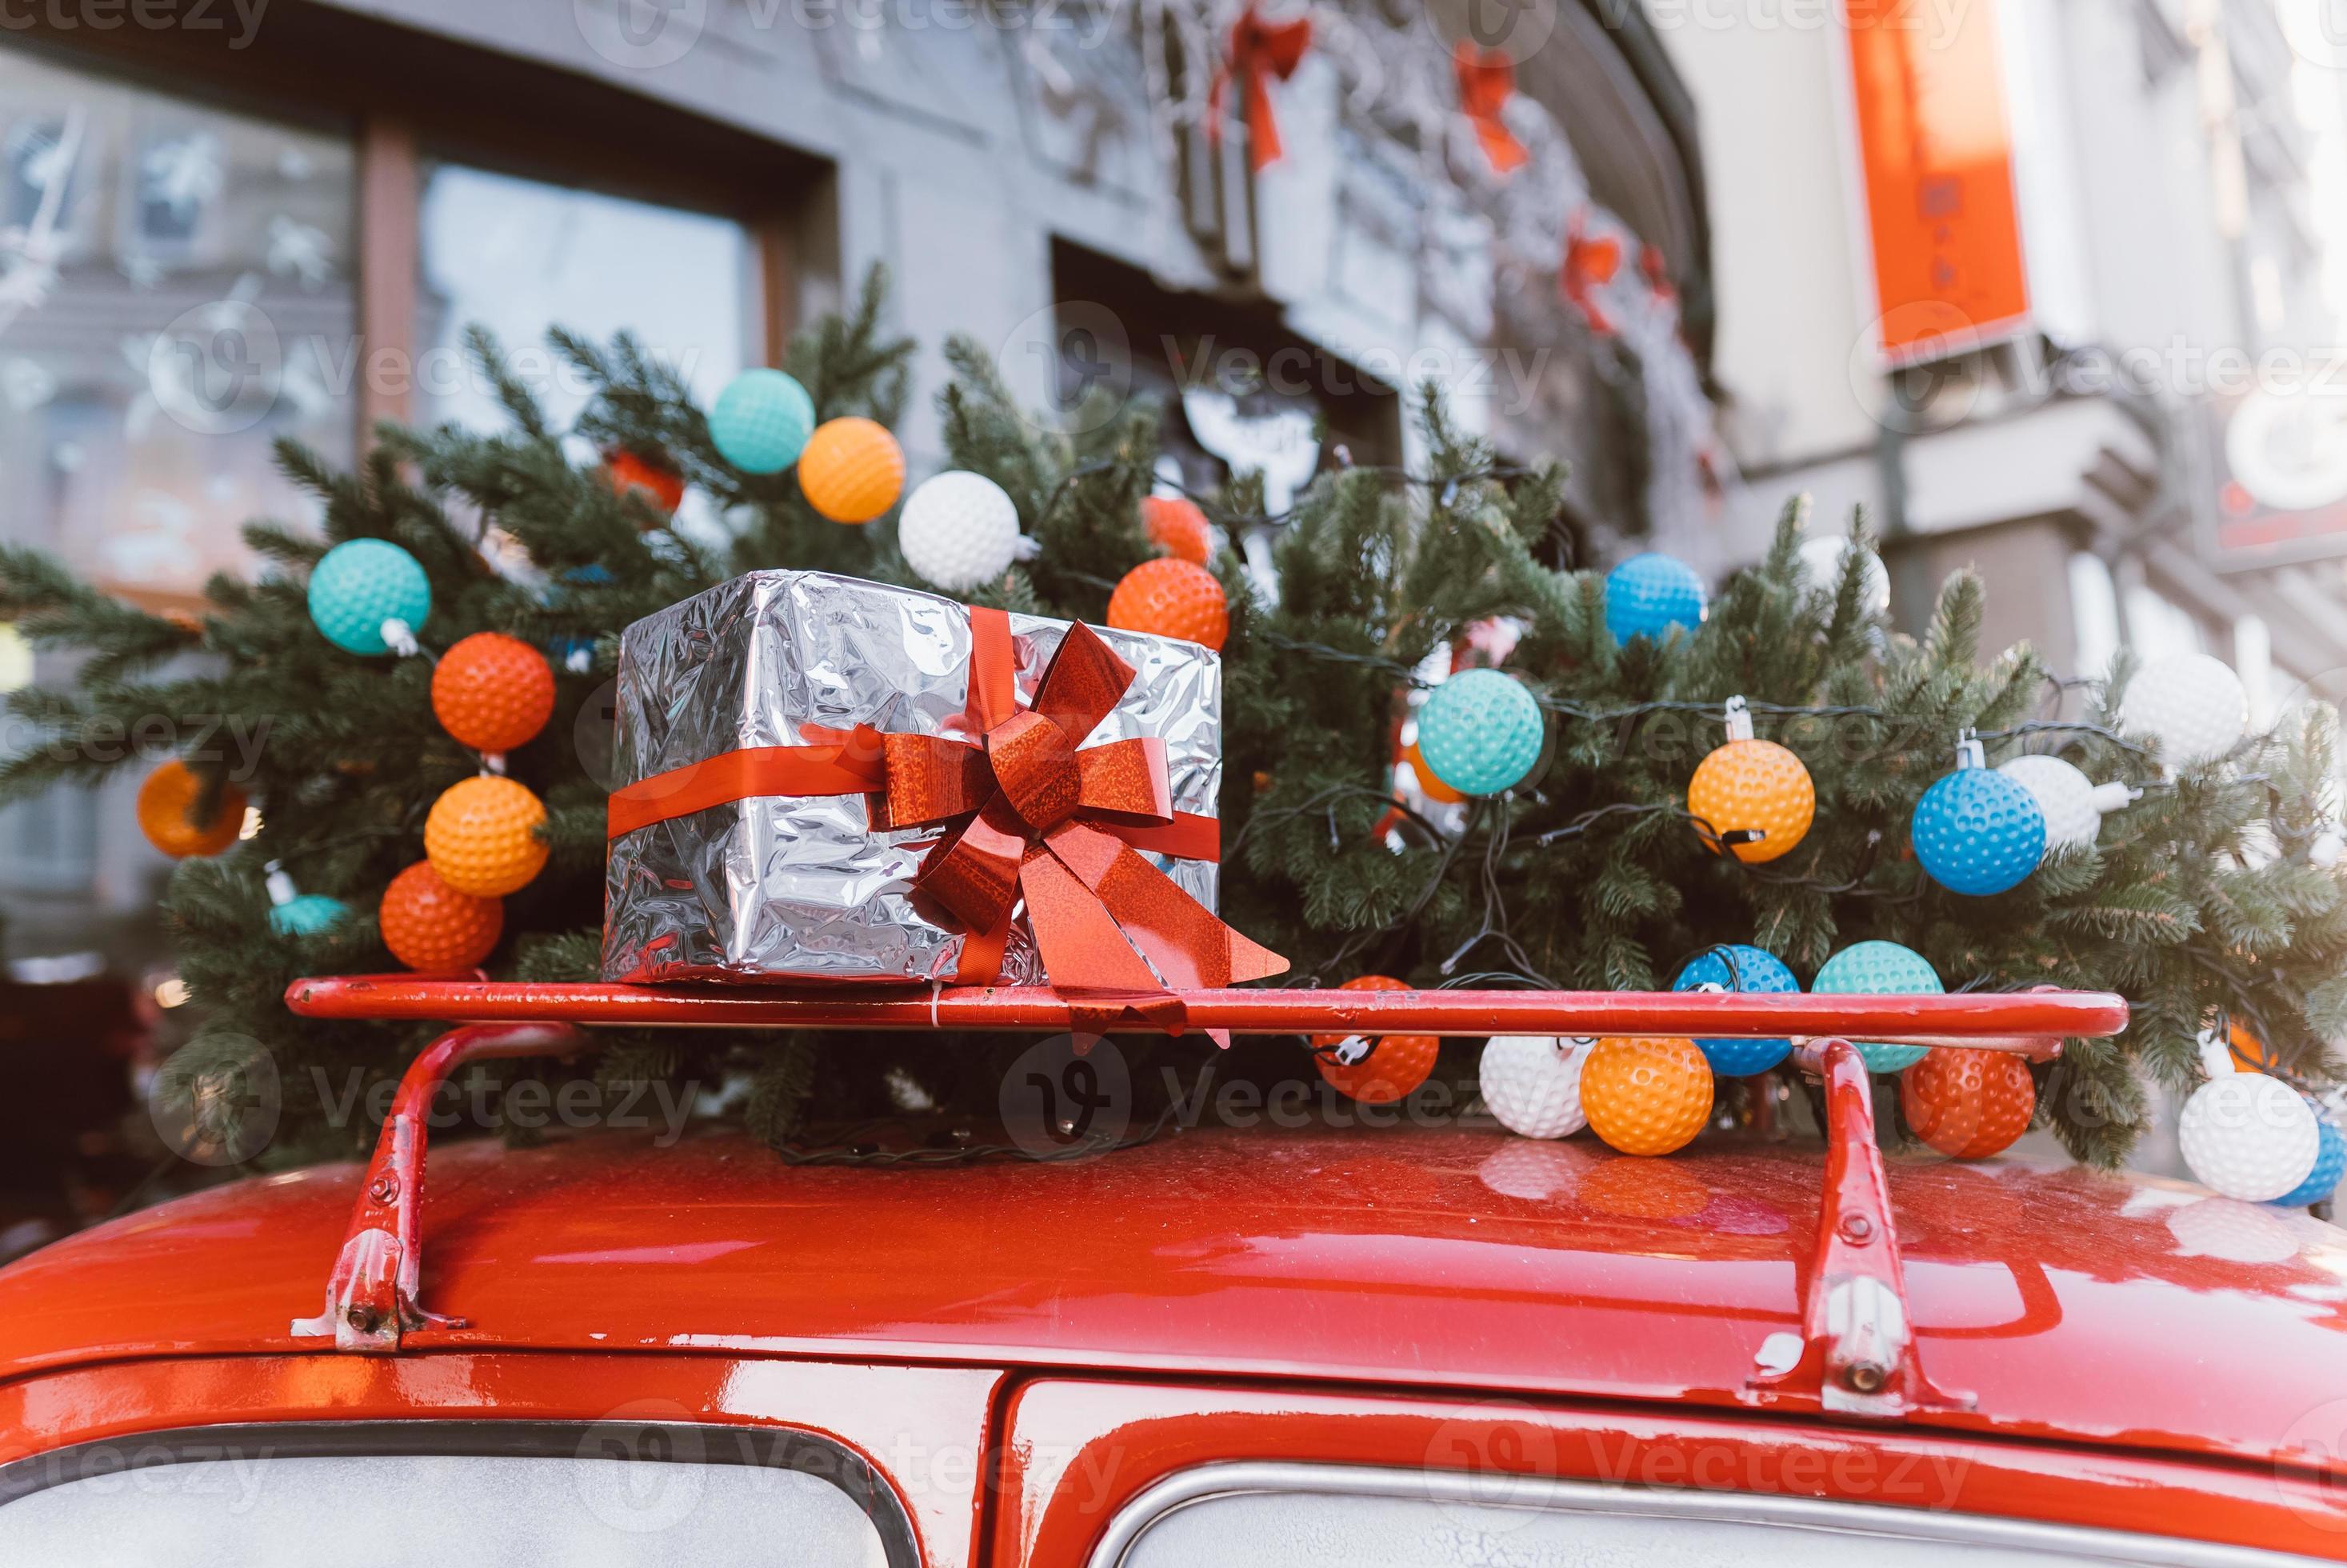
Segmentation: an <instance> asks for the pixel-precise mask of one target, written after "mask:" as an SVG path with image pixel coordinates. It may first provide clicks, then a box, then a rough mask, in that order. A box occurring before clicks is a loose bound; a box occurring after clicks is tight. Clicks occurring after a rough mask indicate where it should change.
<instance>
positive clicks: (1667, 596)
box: [1605, 550, 1703, 647]
mask: <svg viewBox="0 0 2347 1568" xmlns="http://www.w3.org/2000/svg"><path fill="white" fill-rule="evenodd" d="M1702 624H1703V579H1701V578H1700V577H1697V576H1696V570H1695V568H1693V567H1691V566H1689V565H1687V563H1686V562H1685V561H1683V560H1680V559H1676V557H1672V556H1666V555H1658V554H1656V553H1655V552H1654V551H1652V550H1649V551H1647V552H1646V553H1645V555H1635V556H1632V557H1631V558H1630V559H1628V560H1625V561H1624V562H1623V563H1622V564H1621V565H1620V566H1617V567H1615V568H1614V569H1613V570H1612V571H1609V572H1607V573H1606V574H1605V630H1608V631H1610V632H1612V633H1613V634H1614V641H1616V642H1619V643H1621V644H1623V645H1624V646H1625V647H1626V646H1628V644H1629V641H1630V639H1632V638H1634V637H1651V638H1653V639H1654V640H1655V641H1657V642H1659V641H1662V640H1663V639H1664V638H1665V636H1667V635H1668V634H1669V632H1670V630H1671V628H1672V627H1674V626H1682V627H1685V628H1686V630H1689V631H1693V630H1695V629H1696V627H1697V626H1700V625H1702Z"/></svg>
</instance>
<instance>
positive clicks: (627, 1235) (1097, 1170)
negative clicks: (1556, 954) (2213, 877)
mask: <svg viewBox="0 0 2347 1568" xmlns="http://www.w3.org/2000/svg"><path fill="white" fill-rule="evenodd" d="M1821 1166H1822V1161H1821V1157H1820V1155H1819V1153H1818V1152H1817V1151H1816V1150H1815V1149H1814V1148H1799V1147H1760V1146H1751V1147H1742V1146H1737V1145H1733V1144H1730V1145H1727V1146H1723V1147H1719V1148H1716V1149H1707V1150H1706V1152H1703V1153H1692V1154H1683V1155H1679V1156H1676V1157H1673V1158H1670V1159H1666V1160H1638V1159H1632V1158H1628V1157H1624V1156H1619V1155H1614V1154H1613V1153H1610V1152H1608V1151H1606V1150H1605V1149H1604V1148H1603V1147H1601V1146H1599V1145H1596V1144H1594V1143H1590V1142H1589V1141H1587V1140H1585V1139H1583V1140H1576V1141H1573V1142H1571V1143H1533V1142H1529V1141H1526V1140H1522V1139H1515V1138H1510V1137H1505V1136H1501V1135H1497V1134H1493V1133H1489V1132H1466V1131H1429V1130H1409V1129H1396V1130H1391V1131H1385V1132H1352V1133H1336V1132H1255V1133H1252V1134H1248V1133H1235V1132H1220V1131H1209V1132H1190V1133H1184V1134H1175V1135H1169V1136H1167V1137H1165V1138H1163V1139H1161V1140H1160V1141H1159V1142H1157V1143H1153V1144H1150V1145H1148V1146H1145V1147H1142V1148H1138V1149H1133V1150H1128V1151H1124V1152H1122V1153H1116V1154H1112V1155H1108V1156H1104V1157H1102V1158H1099V1159H1094V1160H1091V1161H1086V1162H1082V1163H1065V1164H1047V1165H1033V1164H989V1165H978V1166H964V1167H959V1168H954V1169H896V1168H870V1167H859V1168H837V1167H831V1168H812V1167H791V1166H787V1165H784V1164H783V1163H780V1162H778V1161H777V1160H775V1159H774V1156H773V1155H771V1154H770V1153H767V1152H766V1151H765V1150H764V1148H762V1147H760V1146H759V1145H757V1144H755V1143H752V1142H750V1141H748V1140H746V1139H744V1138H743V1137H740V1136H737V1135H711V1136H706V1137H696V1138H689V1139H687V1140H686V1141H685V1142H683V1143H681V1144H679V1145H677V1146H675V1147H673V1148H670V1149H659V1148H654V1147H652V1146H651V1144H650V1143H648V1142H645V1141H642V1140H630V1139H624V1138H617V1137H611V1136H598V1137H594V1138H589V1139H580V1140H577V1141H572V1142H565V1143H554V1144H551V1145H548V1146H546V1147H543V1148H539V1149H535V1150H528V1151H508V1150H505V1149H502V1148H499V1147H497V1146H494V1145H490V1144H486V1143H473V1144H470V1145H455V1146H450V1147H447V1148H445V1149H436V1150H435V1151H434V1153H433V1155H432V1159H431V1164H430V1181H429V1186H428V1189H427V1193H426V1196H425V1204H424V1247H425V1257H424V1269H425V1273H424V1302H425V1305H426V1306H427V1307H432V1308H434V1309H436V1310H438V1311H441V1312H448V1313H456V1314H461V1315H463V1316H465V1317H468V1318H470V1319H471V1321H472V1327H467V1328H464V1329H460V1330H454V1331H446V1332H426V1333H421V1334H416V1335H414V1336H412V1337H410V1339H409V1342H408V1343H409V1348H408V1350H407V1351H406V1354H408V1355H411V1356H418V1355H428V1354H430V1352H431V1350H432V1349H434V1348H440V1347H463V1348H492V1347H497V1348H504V1347H513V1348H569V1349H580V1350H596V1349H607V1350H620V1349H628V1348H661V1349H669V1350H677V1349H686V1350H692V1349H712V1350H715V1349H724V1350H733V1351H742V1352H749V1353H779V1354H793V1353H809V1354H816V1355H821V1356H825V1357H829V1358H842V1357H849V1358H853V1357H858V1356H871V1357H875V1358H888V1359H895V1360H903V1359H916V1360H928V1361H955V1362H974V1363H982V1364H987V1365H1029V1366H1051V1367H1072V1368H1114V1369H1119V1370H1127V1369H1149V1370H1153V1371H1161V1372H1174V1373H1184V1374H1193V1375H1209V1376H1243V1377H1249V1378H1307V1379H1313V1380H1318V1381H1327V1380H1344V1381H1348V1382H1357V1383H1372V1384H1382V1385H1389V1386H1416V1387H1426V1386H1437V1387H1443V1388H1449V1389H1462V1390H1465V1389H1471V1390H1477V1391H1487V1392H1505V1393H1513V1394H1524V1395H1573V1396H1594V1397H1604V1398H1609V1399H1638V1400H1664V1401H1682V1402H1688V1403H1695V1404H1701V1405H1708V1406H1727V1407H1731V1408H1732V1407H1735V1406H1736V1405H1737V1402H1738V1394H1739V1391H1740V1390H1741V1389H1743V1387H1744V1384H1745V1380H1746V1378H1747V1376H1748V1375H1749V1373H1750V1372H1751V1370H1752V1368H1753V1357H1754V1353H1755V1352H1756V1351H1757V1350H1758V1348H1759V1345H1760V1342H1761V1340H1762V1339H1763V1338H1764V1337H1766V1336H1768V1334H1770V1333H1772V1332H1776V1331H1779V1330H1784V1329H1790V1328H1794V1327H1797V1326H1798V1318H1799V1301H1800V1296H1799V1289H1800V1277H1799V1276H1800V1273H1801V1271H1802V1270H1804V1269H1806V1267H1807V1266H1808V1259H1809V1253H1810V1249H1811V1246H1812V1245H1813V1241H1814V1237H1815V1227H1816V1218H1817V1214H1818V1210H1819V1181H1820V1172H1821ZM358 1175H359V1170H358V1167H356V1166H354V1165H336V1166H331V1167H324V1168H320V1169H316V1170H311V1171H304V1172H299V1173H292V1174H287V1175H281V1176H274V1177H268V1178H263V1179H258V1180H253V1181H249V1182H244V1183H241V1184H235V1185H232V1186H228V1187H223V1188H220V1189H216V1190H214V1191H210V1192H207V1193H202V1194H197V1195H195V1196H192V1197H189V1198H185V1199H182V1200H180V1201H179V1202H177V1203H173V1204H167V1205H164V1206H162V1207H159V1208H156V1209H152V1210H149V1211H147V1212H145V1213H142V1214H134V1215H131V1216H129V1217H128V1218H126V1219H123V1220H119V1221H117V1222H115V1223H113V1224H110V1225H104V1226H101V1227H99V1228H97V1229H96V1230H92V1231H89V1232H87V1233H84V1234H82V1235H77V1236H75V1237H72V1238H71V1239H69V1240H67V1241H65V1242H61V1243H59V1244H58V1245H55V1246H52V1247H49V1248H47V1249H46V1250H45V1251H43V1252H39V1253H36V1254H35V1255H32V1256H31V1257H29V1258H27V1259H25V1260H24V1261H22V1262H20V1263H18V1264H16V1265H15V1266H13V1267H11V1268H9V1269H6V1270H5V1271H0V1378H19V1377H23V1376H25V1375H26V1374H28V1373H35V1372H38V1371H41V1370H43V1369H46V1368H59V1367H65V1366H68V1365H76V1364H84V1363H89V1362H95V1361H104V1360H112V1359H119V1358H131V1357H145V1356H153V1355H158V1354H203V1355H219V1354H241V1353H261V1352H266V1353H272V1354H283V1353H285V1352H288V1351H300V1350H313V1351H318V1353H321V1354H327V1353H331V1352H327V1351H323V1350H319V1342H318V1341H315V1340H295V1339H293V1338H292V1337H290V1336H289V1334H288V1332H287V1327H288V1323H289V1321H290V1320H291V1319H292V1318H294V1317H307V1316H310V1315H312V1314H314V1313H315V1312H317V1311H318V1310H319V1307H320V1306H321V1304H322V1302H323V1291H324V1285H325V1280H326V1276H327V1271H328V1269H329V1267H330V1266H331V1265H332V1264H333V1258H334V1255H335V1252H336V1250H337V1248H338V1247H339V1246H340V1245H341V1241H342V1235H343V1225H344V1223H345V1221H346V1219H347V1217H348V1214H349V1210H350V1205H351V1202H352V1199H353V1197H354V1185H355V1184H356V1182H357V1180H358ZM1891 1194H1892V1200H1893V1204H1894V1206H1895V1209H1896V1212H1897V1214H1898V1220H1899V1230H1900V1235H1901V1245H1902V1246H1903V1248H1904V1251H1905V1257H1906V1266H1907V1279H1908V1286H1909V1293H1910V1296H1911V1303H1912V1307H1913V1311H1914V1317H1915V1322H1916V1325H1917V1328H1918V1335H1919V1340H1920V1346H1921V1354H1922V1361H1923V1366H1924V1368H1925V1370H1926V1371H1927V1372H1928V1373H1929V1374H1930V1376H1931V1377H1932V1378H1933V1379H1934V1380H1935V1381H1937V1382H1938V1383H1939V1384H1940V1385H1941V1386H1942V1387H1943V1388H1947V1389H1956V1390H1963V1391H1968V1392H1971V1393H1973V1394H1976V1395H1977V1396H1978V1397H1979V1406H1978V1409H1976V1410H1974V1411H1973V1412H1970V1413H1963V1414H1956V1413H1934V1414H1932V1415H1928V1416H1918V1417H1915V1418H1913V1419H1914V1420H1915V1421H1917V1422H1932V1423H1940V1424H1945V1425H1948V1426H1951V1427H1959V1428H1966V1429H1973V1430H1996V1431H2003V1432H2007V1433H2013V1434H2021V1435H2039V1436H2047V1437H2056V1438H2062V1439H2071V1440H2092V1441H2102V1442H2108V1443H2113V1444H2120V1445H2126V1446H2129V1447H2142V1448H2150V1449H2162V1450H2178V1451H2185V1452H2201V1453H2217V1454H2229V1455H2234V1456H2239V1457H2247V1458H2251V1459H2255V1460H2269V1459H2270V1458H2272V1457H2273V1456H2275V1455H2276V1454H2278V1453H2280V1452H2281V1451H2284V1450H2288V1449H2290V1448H2291V1446H2292V1445H2293V1444H2294V1443H2295V1442H2296V1441H2297V1440H2298V1435H2299V1434H2298V1432H2297V1431H2296V1430H2294V1429H2295V1428H2298V1427H2299V1426H2301V1423H2302V1420H2303V1419H2304V1418H2307V1417H2308V1416H2309V1415H2310V1414H2311V1413H2312V1412H2313V1411H2314V1410H2315V1409H2316V1408H2317V1407H2319V1406H2321V1404H2322V1403H2323V1402H2324V1401H2325V1400H2329V1399H2336V1398H2338V1397H2339V1396H2340V1394H2341V1393H2342V1392H2347V1232H2342V1231H2341V1230H2338V1229H2336V1228H2333V1227H2332V1226H2330V1225H2323V1224H2321V1223H2319V1222H2316V1221H2314V1220H2311V1219H2310V1218H2308V1217H2306V1216H2305V1215H2303V1214H2285V1213H2282V1212H2280V1211H2276V1210H2273V1209H2270V1208H2262V1207H2259V1206H2256V1205H2251V1204H2239V1203H2234V1202H2232V1201H2231V1200H2229V1199H2223V1198H2214V1197H2210V1196H2209V1195H2208V1194H2205V1193H2201V1192H2199V1191H2198V1189H2194V1188H2189V1187H2184V1186H2180V1185H2177V1184H2164V1183H2158V1182H2153V1181H2147V1180H2141V1179H2135V1178H2120V1177H2112V1176H2104V1175H2098V1174H2096V1173H2092V1172H2088V1171H2084V1170H2078V1169H2072V1168H2057V1167H2053V1166H2046V1165H2040V1164H2035V1163H2025V1162H2020V1161H2012V1160H2005V1161H1996V1162H1990V1163H1983V1164H1975V1165H1965V1164H1952V1163H1947V1162H1944V1161H1936V1160H1934V1161H1924V1160H1901V1159H1894V1160H1892V1161H1891ZM2326 1435H2327V1434H2326ZM2312 1457H2313V1459H2314V1460H2315V1461H2316V1462H2325V1461H2327V1462H2329V1463H2331V1464H2332V1465H2334V1466H2339V1465H2341V1464H2342V1461H2341V1460H2340V1459H2339V1458H2338V1456H2336V1455H2335V1454H2318V1455H2314V1456H2312Z"/></svg>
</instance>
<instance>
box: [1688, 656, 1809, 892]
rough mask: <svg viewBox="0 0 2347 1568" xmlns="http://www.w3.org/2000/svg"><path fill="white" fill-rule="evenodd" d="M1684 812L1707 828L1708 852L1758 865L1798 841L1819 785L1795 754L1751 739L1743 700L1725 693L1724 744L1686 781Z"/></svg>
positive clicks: (1749, 721) (1750, 726)
mask: <svg viewBox="0 0 2347 1568" xmlns="http://www.w3.org/2000/svg"><path fill="white" fill-rule="evenodd" d="M1687 811H1688V812H1689V814H1690V815H1693V816H1695V817H1696V820H1697V822H1698V823H1699V824H1702V825H1705V826H1707V827H1708V828H1709V829H1710V830H1711V832H1709V833H1705V834H1704V842H1706V844H1709V845H1711V848H1712V853H1713V854H1715V855H1717V854H1718V853H1719V852H1720V851H1721V850H1722V849H1723V848H1725V849H1727V851H1728V852H1729V853H1731V854H1733V855H1734V856H1736V858H1737V859H1738V860H1741V861H1744V862H1746V863H1747V864H1750V865H1757V864H1758V863H1759V862H1761V861H1764V860H1774V859H1776V858H1777V857H1778V856H1780V855H1784V854H1788V853H1789V852H1790V851H1791V850H1792V848H1793V846H1794V845H1797V844H1799V843H1800V842H1801V839H1802V838H1803V837H1804V836H1805V835H1807V834H1808V833H1809V823H1810V822H1811V820H1812V819H1814V818H1815V817H1816V815H1817V814H1818V789H1817V785H1816V784H1814V783H1812V782H1811V781H1810V779H1809V769H1808V768H1806V767H1803V766H1802V765H1801V759H1800V758H1799V757H1797V756H1795V755H1794V754H1793V753H1790V752H1788V751H1787V750H1786V749H1785V748H1784V747H1782V746H1780V745H1778V743H1776V742H1774V741H1756V740H1754V739H1753V738H1752V715H1751V713H1750V712H1748V711H1747V709H1746V708H1745V706H1744V699H1743V698H1741V697H1730V698H1729V699H1728V700H1727V744H1726V745H1724V746H1721V747H1719V748H1718V749H1717V750H1716V751H1714V752H1713V753H1711V754H1710V755H1709V756H1707V757H1706V758H1704V759H1703V761H1702V763H1700V764H1697V766H1696V770H1695V777H1693V778H1691V779H1689V780H1688V781H1687ZM1698 831H1701V829H1700V828H1698ZM1713 834H1717V835H1718V837H1717V838H1714V837H1713Z"/></svg>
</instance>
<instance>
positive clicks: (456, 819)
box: [424, 774, 546, 898]
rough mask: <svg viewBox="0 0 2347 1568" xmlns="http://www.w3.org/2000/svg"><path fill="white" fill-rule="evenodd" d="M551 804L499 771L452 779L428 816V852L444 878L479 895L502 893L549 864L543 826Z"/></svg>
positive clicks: (519, 886)
mask: <svg viewBox="0 0 2347 1568" xmlns="http://www.w3.org/2000/svg"><path fill="white" fill-rule="evenodd" d="M545 820H546V805H545V803H544V802H542V801H540V800H539V799H538V796H536V795H534V794H530V792H529V791H528V788H527V787H525V786H524V785H521V784H517V783H515V782H514V781H513V780H512V779H509V778H502V777H499V776H498V775H497V774H481V775H480V776H479V777H478V778H469V779H466V780H464V781H463V782H462V783H459V784H450V785H449V786H448V787H447V789H446V790H445V791H443V792H442V794H441V796H440V798H439V799H438V800H436V801H434V802H433V803H432V815H429V816H427V817H425V819H424V857H425V859H426V860H429V861H430V862H431V863H432V869H433V870H435V871H436V872H438V873H439V874H440V880H441V881H443V882H446V884H447V885H448V886H451V887H453V888H455V889H456V891H457V892H459V893H466V894H470V895H471V896H472V897H476V898H502V897H505V896H506V895H507V894H508V893H518V892H519V891H520V890H521V889H522V888H524V887H526V886H528V885H529V881H530V878H532V877H534V876H537V875H538V871H539V869H540V868H541V867H543V866H545V865H546V845H545V844H544V843H543V842H542V841H541V840H540V839H539V838H538V825H539V824H540V823H543V822H544V821H545Z"/></svg>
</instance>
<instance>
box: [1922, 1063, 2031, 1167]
mask: <svg viewBox="0 0 2347 1568" xmlns="http://www.w3.org/2000/svg"><path fill="white" fill-rule="evenodd" d="M1899 1108H1900V1110H1901V1111H1902V1112H1905V1114H1906V1117H1907V1125H1908V1126H1910V1127H1912V1128H1913V1129H1914V1130H1915V1135H1916V1136H1917V1137H1919V1138H1921V1139H1922V1140H1923V1142H1925V1143H1929V1144H1930V1145H1931V1146H1932V1148H1934V1149H1937V1150H1938V1151H1939V1152H1940V1153H1942V1154H1946V1155H1948V1156H1949V1157H1951V1158H1952V1159H1957V1160H1984V1159H1986V1158H1988V1157H1989V1156H1990V1155H1991V1154H1994V1153H2000V1152H2002V1151H2003V1150H2004V1149H2006V1148H2007V1147H2009V1146H2011V1144H2012V1143H2013V1141H2014V1139H2015V1138H2018V1137H2020V1136H2021V1135H2022V1134H2023V1133H2024V1132H2028V1131H2029V1118H2030V1115H2031V1113H2032V1112H2034V1111H2035V1110H2036V1109H2037V1085H2036V1084H2035V1082H2034V1081H2033V1080H2032V1079H2031V1078H2030V1076H2029V1063H2028V1062H2026V1061H2023V1060H2022V1059H2021V1058H2020V1057H2018V1056H2015V1055H2014V1053H2013V1052H2011V1051H2009V1050H1963V1049H1959V1048H1957V1047H1953V1046H1941V1047H1938V1048H1937V1049H1935V1050H1932V1052H1931V1054H1929V1055H1927V1056H1926V1057H1924V1058H1923V1060H1922V1061H1919V1062H1917V1063H1915V1064H1914V1065H1913V1066H1912V1067H1910V1068H1908V1069H1907V1070H1906V1071H1903V1072H1901V1074H1900V1075H1899Z"/></svg>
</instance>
